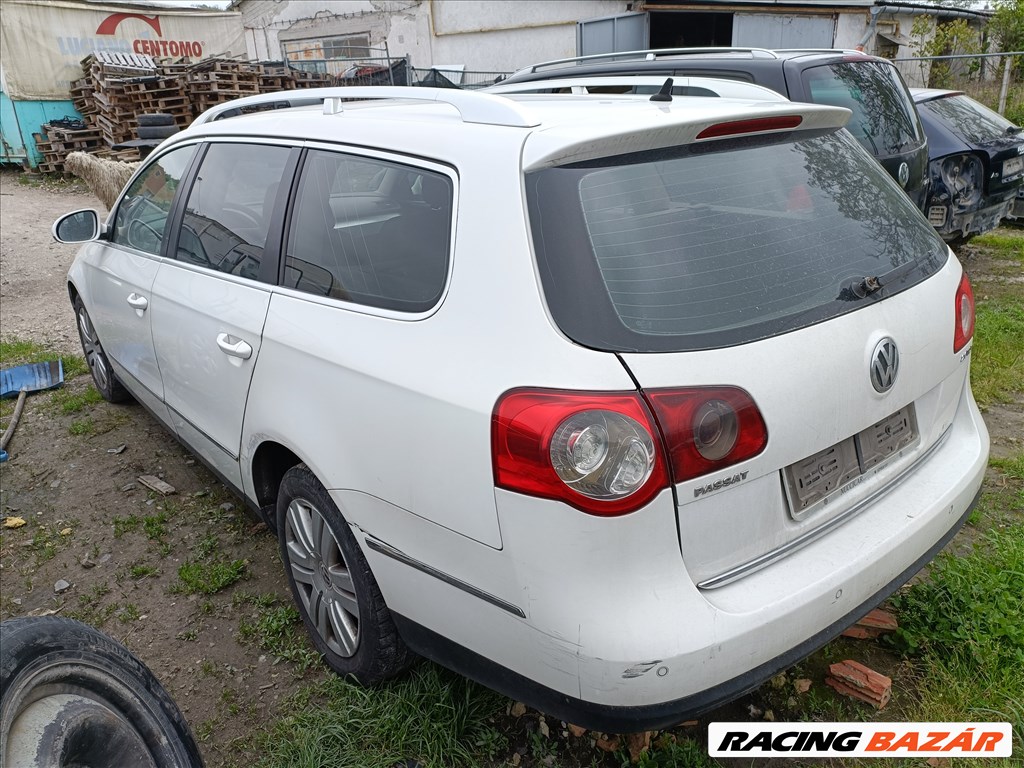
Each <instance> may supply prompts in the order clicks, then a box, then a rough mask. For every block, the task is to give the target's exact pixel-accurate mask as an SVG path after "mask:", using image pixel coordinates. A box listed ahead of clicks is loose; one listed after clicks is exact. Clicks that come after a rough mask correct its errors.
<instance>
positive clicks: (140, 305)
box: [128, 293, 149, 317]
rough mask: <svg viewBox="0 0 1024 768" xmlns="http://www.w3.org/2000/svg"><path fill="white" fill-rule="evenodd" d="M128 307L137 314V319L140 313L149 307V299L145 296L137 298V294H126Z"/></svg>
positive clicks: (140, 315)
mask: <svg viewBox="0 0 1024 768" xmlns="http://www.w3.org/2000/svg"><path fill="white" fill-rule="evenodd" d="M128 305H129V306H130V307H131V308H132V309H134V310H135V311H136V312H138V313H139V317H142V313H143V312H145V311H146V307H148V306H149V299H147V298H146V297H145V296H139V294H137V293H130V294H128Z"/></svg>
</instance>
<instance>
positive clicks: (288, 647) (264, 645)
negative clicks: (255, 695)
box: [238, 595, 320, 674]
mask: <svg viewBox="0 0 1024 768" xmlns="http://www.w3.org/2000/svg"><path fill="white" fill-rule="evenodd" d="M249 602H250V603H252V605H254V606H255V607H256V613H255V615H254V616H252V617H243V618H242V619H241V620H240V621H239V623H238V638H239V640H241V641H243V642H250V643H255V644H256V645H257V646H258V647H259V648H260V649H262V650H264V651H267V652H269V653H271V654H272V655H273V656H274V658H275V659H277V660H279V661H290V662H292V663H293V664H295V665H296V667H297V670H296V671H297V672H298V673H299V674H301V673H303V672H305V671H306V670H308V669H310V668H312V667H314V666H316V665H317V664H318V663H319V661H320V654H319V653H317V652H316V651H315V650H314V649H313V647H312V645H310V642H309V638H308V636H307V635H306V628H305V626H304V625H303V624H302V618H301V617H300V616H299V611H298V609H297V608H296V607H295V606H294V605H292V604H291V603H288V604H282V603H279V602H278V600H277V598H275V597H274V596H273V595H267V596H264V597H250V598H249Z"/></svg>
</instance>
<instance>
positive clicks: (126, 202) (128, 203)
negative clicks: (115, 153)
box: [110, 144, 196, 255]
mask: <svg viewBox="0 0 1024 768" xmlns="http://www.w3.org/2000/svg"><path fill="white" fill-rule="evenodd" d="M195 151H196V145H195V144H191V145H189V146H187V147H179V148H178V149H175V150H172V151H171V152H168V153H167V154H165V155H161V156H160V157H159V158H157V159H156V160H155V161H153V163H152V164H150V166H149V167H148V168H146V170H145V171H143V172H142V174H141V175H140V176H139V177H138V178H137V179H135V181H133V182H132V185H131V186H130V187H129V188H128V192H127V193H125V196H124V198H123V199H122V200H121V205H120V206H118V209H117V216H116V217H115V219H114V233H113V235H112V236H111V238H110V239H111V242H113V243H117V244H118V245H126V246H128V247H129V248H135V249H136V250H139V251H144V252H146V253H152V254H154V255H159V254H160V249H161V247H162V245H163V240H164V234H165V230H166V228H167V218H168V217H169V216H170V213H171V203H172V202H173V201H174V193H175V192H176V191H177V190H178V184H180V183H181V178H182V176H184V175H185V171H186V170H187V169H188V165H189V162H190V161H191V160H192V156H193V155H194V154H195Z"/></svg>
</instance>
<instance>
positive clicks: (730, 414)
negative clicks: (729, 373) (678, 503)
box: [647, 387, 768, 483]
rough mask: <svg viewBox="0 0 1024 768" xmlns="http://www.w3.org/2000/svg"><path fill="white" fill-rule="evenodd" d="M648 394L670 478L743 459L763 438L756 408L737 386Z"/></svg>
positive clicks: (765, 430)
mask: <svg viewBox="0 0 1024 768" xmlns="http://www.w3.org/2000/svg"><path fill="white" fill-rule="evenodd" d="M647 399H648V400H649V401H650V403H651V407H652V408H653V409H654V413H655V416H656V417H657V419H658V424H659V426H660V427H661V431H662V434H663V435H664V436H665V442H666V446H667V449H668V456H669V466H670V467H671V470H672V481H673V482H674V483H681V482H682V481H684V480H690V479H691V478H694V477H698V476H700V475H704V474H707V473H708V472H714V471H717V470H720V469H723V468H724V467H728V466H730V465H732V464H736V463H738V462H741V461H745V460H746V459H749V458H751V457H753V456H756V455H757V454H759V453H760V452H761V451H763V450H764V448H765V446H766V445H767V444H768V428H767V427H766V426H765V423H764V419H763V418H762V417H761V412H760V411H759V410H758V409H757V405H756V404H755V403H754V400H753V398H752V397H751V396H750V395H749V394H747V392H745V391H744V390H742V389H739V388H738V387H701V388H699V389H696V388H695V389H671V390H651V391H649V392H647Z"/></svg>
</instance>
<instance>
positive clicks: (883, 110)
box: [803, 61, 922, 157]
mask: <svg viewBox="0 0 1024 768" xmlns="http://www.w3.org/2000/svg"><path fill="white" fill-rule="evenodd" d="M803 79H804V84H805V85H806V86H807V92H808V94H809V95H810V101H813V102H814V103H816V104H829V105H831V106H835V107H846V108H847V109H849V110H852V111H853V117H851V118H850V122H849V123H848V124H847V126H846V128H847V130H849V131H850V133H852V134H853V135H854V137H855V138H856V139H857V141H859V142H860V143H861V144H862V145H863V147H864V148H865V149H866V150H867V151H868V152H870V153H871V154H872V155H874V156H875V157H887V156H889V155H895V154H899V153H901V152H906V151H908V150H910V149H912V148H913V147H916V146H918V145H919V144H920V143H921V142H922V138H921V129H920V126H919V123H918V120H917V113H916V112H915V111H914V103H913V101H911V99H910V94H908V93H907V89H906V86H904V85H903V81H902V80H900V77H899V74H898V73H897V72H896V68H895V67H894V66H892V65H891V64H886V63H884V62H879V61H847V62H839V63H836V64H828V65H824V66H820V67H811V68H810V69H806V70H804V72H803Z"/></svg>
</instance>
